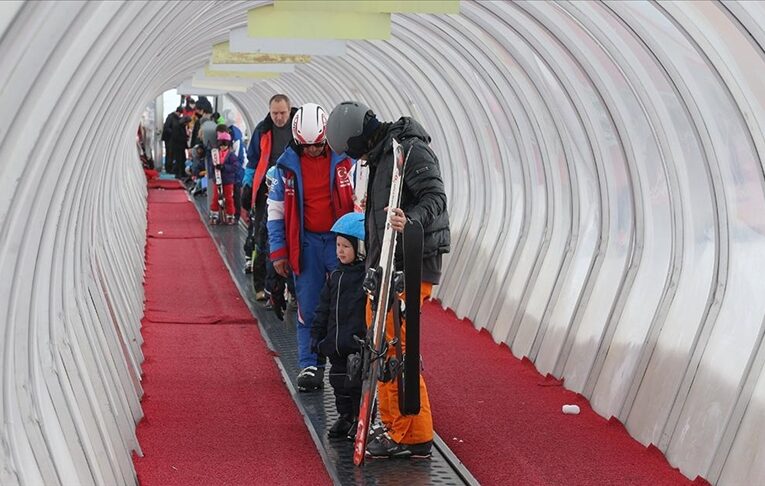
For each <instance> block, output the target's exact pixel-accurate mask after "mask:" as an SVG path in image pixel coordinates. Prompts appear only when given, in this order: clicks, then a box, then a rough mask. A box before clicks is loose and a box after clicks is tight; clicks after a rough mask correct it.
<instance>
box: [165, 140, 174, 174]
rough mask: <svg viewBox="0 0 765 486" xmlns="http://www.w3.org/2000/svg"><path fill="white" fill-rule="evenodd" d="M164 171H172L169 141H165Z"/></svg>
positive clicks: (171, 153) (171, 154)
mask: <svg viewBox="0 0 765 486" xmlns="http://www.w3.org/2000/svg"><path fill="white" fill-rule="evenodd" d="M165 172H166V173H168V174H172V173H173V145H172V144H171V143H170V142H165Z"/></svg>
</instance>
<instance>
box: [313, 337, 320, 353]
mask: <svg viewBox="0 0 765 486" xmlns="http://www.w3.org/2000/svg"><path fill="white" fill-rule="evenodd" d="M319 342H320V339H319V336H316V335H315V334H314V333H311V352H312V353H316V354H319Z"/></svg>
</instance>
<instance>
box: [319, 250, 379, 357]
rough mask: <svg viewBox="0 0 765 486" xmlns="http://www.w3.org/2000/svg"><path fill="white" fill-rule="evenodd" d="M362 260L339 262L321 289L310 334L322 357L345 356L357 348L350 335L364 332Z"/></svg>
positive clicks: (357, 349) (364, 310) (359, 335)
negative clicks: (316, 343)
mask: <svg viewBox="0 0 765 486" xmlns="http://www.w3.org/2000/svg"><path fill="white" fill-rule="evenodd" d="M364 274H365V271H364V262H363V261H355V262H353V263H350V264H347V265H346V264H343V263H341V264H339V265H338V267H337V270H334V271H333V272H332V273H331V274H330V275H329V278H328V279H327V282H326V283H325V284H324V288H323V289H322V290H321V297H320V298H319V304H318V305H317V306H316V312H315V314H314V318H313V327H312V328H311V334H312V335H313V337H314V338H315V339H316V340H317V341H318V342H319V351H321V353H322V354H323V355H324V356H339V357H341V358H342V357H346V356H348V355H350V354H352V353H355V352H357V351H359V349H360V348H359V344H358V343H357V342H356V340H355V339H353V336H354V335H355V336H358V337H364V335H365V334H366V331H367V323H366V302H367V296H366V293H365V292H364V288H363V286H362V284H363V283H364Z"/></svg>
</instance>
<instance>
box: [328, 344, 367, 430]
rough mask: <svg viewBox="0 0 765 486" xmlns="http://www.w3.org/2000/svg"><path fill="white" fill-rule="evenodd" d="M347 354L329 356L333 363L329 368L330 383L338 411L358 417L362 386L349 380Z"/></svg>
mask: <svg viewBox="0 0 765 486" xmlns="http://www.w3.org/2000/svg"><path fill="white" fill-rule="evenodd" d="M347 359H348V357H347V356H340V355H338V354H337V353H333V354H332V355H330V356H329V362H330V364H331V365H332V366H331V368H330V369H329V384H330V385H332V391H333V392H334V393H335V406H336V407H337V413H339V414H340V415H347V416H349V417H353V418H356V417H358V416H359V402H361V386H358V385H357V386H353V385H351V383H350V382H349V380H348V378H347V376H346V372H347V371H348V365H347Z"/></svg>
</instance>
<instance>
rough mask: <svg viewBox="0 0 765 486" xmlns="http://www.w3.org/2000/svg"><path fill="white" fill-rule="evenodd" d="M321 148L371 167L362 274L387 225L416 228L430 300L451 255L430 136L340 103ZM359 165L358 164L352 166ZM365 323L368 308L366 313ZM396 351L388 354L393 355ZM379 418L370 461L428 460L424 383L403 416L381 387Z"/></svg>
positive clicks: (394, 395) (393, 389) (374, 262)
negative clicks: (396, 171)
mask: <svg viewBox="0 0 765 486" xmlns="http://www.w3.org/2000/svg"><path fill="white" fill-rule="evenodd" d="M393 139H396V140H397V141H398V142H399V143H400V144H401V145H402V148H403V150H404V154H405V157H406V166H405V169H404V175H403V190H402V194H401V204H400V205H399V206H400V207H398V208H388V207H387V206H388V199H389V195H390V186H391V176H392V174H393V144H392V140H393ZM327 141H328V142H329V145H330V147H332V150H334V151H335V152H338V153H340V152H345V153H346V155H348V156H349V157H351V158H354V159H364V160H366V164H367V165H368V167H369V181H368V183H367V184H368V185H367V197H366V208H365V219H366V224H365V229H366V239H365V243H366V248H367V267H368V268H376V267H377V266H378V265H379V260H380V253H381V250H382V240H383V234H384V233H385V223H386V219H389V220H390V222H391V225H392V227H393V229H395V230H396V231H398V232H403V230H404V226H405V225H406V224H420V225H422V227H423V230H424V248H423V261H422V282H421V285H420V299H421V300H422V299H425V298H427V297H429V296H430V293H431V291H432V288H433V285H437V284H438V282H439V280H440V278H441V256H442V255H443V254H444V253H447V252H449V248H450V244H451V242H450V232H449V213H448V212H447V204H446V193H445V190H444V183H443V180H442V179H441V171H440V168H439V165H438V158H437V157H436V155H435V154H434V153H433V151H432V150H431V149H430V146H429V144H430V135H428V133H427V132H426V131H425V129H424V128H423V127H422V126H421V125H420V124H419V123H418V122H417V121H416V120H414V119H412V118H409V117H401V118H400V119H399V120H398V121H395V122H392V123H391V122H380V121H379V120H378V119H377V116H376V115H375V114H374V112H373V111H372V110H370V109H369V108H368V107H367V106H365V105H363V104H362V103H358V102H355V101H346V102H344V103H340V104H339V105H337V106H336V107H335V109H334V110H332V113H330V115H329V119H328V120H327ZM357 163H359V162H357ZM401 250H402V245H397V248H396V267H397V268H403V266H402V261H403V259H402V251H401ZM367 317H368V318H369V321H370V322H371V309H370V308H369V306H368V307H367ZM385 334H386V340H388V341H390V340H392V339H393V336H394V331H393V318H392V316H391V314H390V313H389V314H388V316H387V320H386V329H385ZM400 342H401V347H402V348H403V350H404V352H405V348H406V325H405V324H402V326H401V340H400ZM395 353H396V349H395V346H390V348H389V349H388V355H389V356H394V355H395ZM378 392H379V399H378V403H379V412H380V418H381V420H382V422H383V425H384V426H385V429H386V433H384V434H379V435H376V437H375V438H374V440H372V441H370V442H369V444H368V445H367V451H366V452H367V455H369V456H372V457H427V456H430V450H431V446H432V443H433V419H432V415H431V411H430V401H429V400H428V393H427V388H426V387H425V381H424V379H423V378H422V376H420V413H419V414H417V415H403V414H401V412H400V410H399V409H398V406H397V404H398V384H397V380H392V381H390V382H387V383H385V382H380V383H379V384H378Z"/></svg>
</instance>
